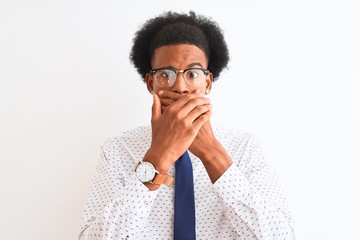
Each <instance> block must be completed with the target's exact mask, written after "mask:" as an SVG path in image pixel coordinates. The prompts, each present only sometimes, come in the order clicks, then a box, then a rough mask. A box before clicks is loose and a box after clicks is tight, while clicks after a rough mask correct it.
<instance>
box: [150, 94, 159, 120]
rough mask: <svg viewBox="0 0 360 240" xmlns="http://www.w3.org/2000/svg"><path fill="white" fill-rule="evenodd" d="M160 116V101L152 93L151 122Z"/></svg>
mask: <svg viewBox="0 0 360 240" xmlns="http://www.w3.org/2000/svg"><path fill="white" fill-rule="evenodd" d="M160 116H161V102H160V99H159V97H158V95H156V94H155V93H153V105H152V115H151V122H156V121H157V120H158V119H159V118H160Z"/></svg>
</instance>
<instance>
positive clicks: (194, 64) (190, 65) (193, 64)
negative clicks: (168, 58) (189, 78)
mask: <svg viewBox="0 0 360 240" xmlns="http://www.w3.org/2000/svg"><path fill="white" fill-rule="evenodd" d="M197 65H198V66H200V67H201V68H202V67H203V66H202V65H201V63H198V62H195V63H190V64H189V67H194V66H197Z"/></svg>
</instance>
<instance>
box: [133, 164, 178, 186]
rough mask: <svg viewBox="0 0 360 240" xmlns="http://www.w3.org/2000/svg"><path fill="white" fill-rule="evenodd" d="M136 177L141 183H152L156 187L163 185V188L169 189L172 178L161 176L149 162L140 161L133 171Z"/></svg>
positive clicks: (165, 175)
mask: <svg viewBox="0 0 360 240" xmlns="http://www.w3.org/2000/svg"><path fill="white" fill-rule="evenodd" d="M135 172H136V176H137V177H138V179H139V180H140V181H141V182H143V183H147V182H148V183H152V184H156V185H161V184H164V185H165V186H168V187H170V186H171V184H172V182H173V180H174V178H173V177H171V176H169V175H167V174H162V173H160V172H159V171H157V170H156V169H155V167H154V165H152V164H151V163H150V162H146V161H140V162H139V164H138V165H137V166H136V169H135Z"/></svg>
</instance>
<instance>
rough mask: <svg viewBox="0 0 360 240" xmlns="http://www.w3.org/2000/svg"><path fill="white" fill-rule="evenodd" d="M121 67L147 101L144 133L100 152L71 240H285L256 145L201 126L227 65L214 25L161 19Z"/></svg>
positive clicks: (281, 214)
mask: <svg viewBox="0 0 360 240" xmlns="http://www.w3.org/2000/svg"><path fill="white" fill-rule="evenodd" d="M130 59H131V61H132V63H133V64H134V66H135V68H136V69H137V71H138V72H139V74H140V75H141V76H142V77H143V79H144V81H145V82H146V85H147V88H148V90H149V92H150V93H151V94H152V95H153V106H152V118H151V126H149V127H139V128H136V129H133V130H129V131H127V132H124V133H122V134H121V135H119V136H117V137H114V138H109V139H108V140H107V141H106V142H105V143H104V144H103V146H102V157H101V159H100V161H99V164H98V166H97V169H96V175H95V176H94V179H93V181H92V185H91V189H90V194H89V197H88V201H87V203H86V207H85V210H84V216H83V219H82V224H81V233H80V236H79V239H82V240H88V239H195V238H198V239H293V238H294V236H293V229H292V225H291V224H292V219H291V217H290V214H289V212H288V210H287V209H286V202H285V198H284V195H283V193H282V191H281V187H280V185H279V182H278V179H277V176H276V174H275V173H274V171H273V170H272V169H271V167H270V166H269V164H268V163H267V162H266V160H265V158H264V152H263V149H262V147H261V144H260V142H259V140H258V139H257V138H256V137H255V136H253V135H252V134H248V133H243V132H241V131H238V130H235V129H229V128H225V127H221V126H212V125H211V122H210V119H211V113H212V107H211V102H210V99H209V98H207V97H205V96H206V95H207V94H208V93H209V92H210V91H211V87H212V82H213V81H215V80H217V79H218V77H219V75H220V73H221V71H222V70H223V69H224V68H225V67H226V66H227V63H228V60H229V55H228V48H227V45H226V43H225V40H224V36H223V33H222V30H221V29H220V28H219V26H218V25H217V24H216V23H215V22H214V21H213V20H211V19H210V18H206V17H204V16H199V15H196V14H195V13H194V12H190V13H189V14H179V13H174V12H166V13H163V14H162V15H159V16H157V17H155V18H152V19H150V20H148V21H147V22H146V23H145V24H144V25H143V26H142V27H141V28H140V29H139V30H138V32H137V33H136V35H135V37H134V45H133V47H132V51H131V55H130ZM186 161H188V162H187V163H186V164H185V162H186ZM185 165H187V167H184V166H185ZM185 168H187V170H184V169H185ZM189 168H190V170H188V169H189ZM191 168H192V170H191ZM174 178H175V180H174ZM186 184H189V185H186ZM185 185H186V186H185ZM183 200H184V201H185V203H183V202H182V201H183ZM181 204H183V205H181Z"/></svg>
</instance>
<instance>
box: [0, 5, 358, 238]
mask: <svg viewBox="0 0 360 240" xmlns="http://www.w3.org/2000/svg"><path fill="white" fill-rule="evenodd" d="M164 10H181V11H186V12H187V11H188V10H195V11H197V12H199V13H202V14H205V15H208V16H212V17H213V19H214V20H216V21H218V22H219V24H220V25H221V27H222V28H223V29H224V33H225V38H226V40H227V42H228V44H229V49H230V54H231V61H230V64H229V69H228V70H227V71H225V72H224V73H223V74H222V75H221V78H220V80H219V81H218V82H216V83H215V84H214V85H213V91H212V93H211V94H210V97H211V98H212V102H213V104H214V116H213V122H216V123H222V124H225V125H230V126H234V127H237V128H240V129H243V130H246V131H250V132H253V133H256V134H257V135H259V136H260V137H261V138H262V139H263V141H264V143H265V147H266V149H267V151H268V155H269V159H270V161H271V162H272V164H273V165H274V166H275V167H276V168H277V169H278V172H279V175H280V177H281V179H282V181H283V185H284V187H285V189H286V191H287V193H288V198H289V205H290V208H291V210H292V212H293V215H294V217H295V221H296V232H297V237H298V238H297V239H304V240H319V239H326V240H329V239H331V240H332V239H333V240H338V239H346V240H349V239H360V238H359V233H358V228H359V227H360V207H359V202H360V197H359V187H358V186H357V185H358V184H357V182H359V180H360V178H359V173H358V172H359V167H358V166H359V165H358V163H357V162H358V161H359V160H360V154H359V149H360V146H359V143H360V141H359V122H360V121H359V120H360V109H359V105H360V99H359V98H360V97H359V95H360V83H359V79H360V70H359V67H360V47H359V45H360V44H359V43H360V36H359V31H360V30H359V29H360V17H359V12H360V11H359V10H360V8H359V4H358V3H357V1H355V0H354V1H352V2H350V1H325V0H324V1H320V0H312V1H310V0H307V1H296V2H295V1H285V0H284V1H280V0H276V1H237V3H236V4H235V1H234V3H225V1H214V2H210V1H178V2H174V1H170V2H169V1H143V2H141V1H120V0H118V1H100V0H91V1H89V0H53V1H40V0H32V1H20V0H1V2H0V114H1V117H0V121H1V124H0V160H1V162H0V193H1V198H0V239H1V240H8V239H11V240H12V239H14V240H20V239H21V240H24V239H26V240H27V239H31V240H32V239H36V240H43V239H51V240H65V239H76V238H77V234H78V232H79V222H80V218H81V215H82V210H83V206H84V202H85V199H86V196H87V191H88V187H89V183H90V180H91V177H92V174H93V172H94V167H95V164H96V161H97V159H98V156H99V153H100V149H99V146H100V145H101V144H102V143H103V142H104V140H105V139H106V138H107V137H109V136H112V135H116V134H118V133H120V132H121V131H123V130H126V129H130V128H133V127H136V126H138V125H147V124H149V119H150V113H151V112H150V107H151V101H152V100H151V95H149V94H148V92H147V90H146V87H145V84H143V83H142V81H141V79H140V77H139V75H138V74H137V73H136V72H135V70H134V68H133V67H132V66H131V65H130V61H129V58H128V56H129V51H130V47H131V42H132V36H133V34H134V32H135V31H136V30H137V28H138V27H139V26H140V24H142V23H143V22H144V21H145V20H146V19H148V18H149V17H153V16H155V15H157V14H158V13H161V12H162V11H164Z"/></svg>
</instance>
